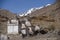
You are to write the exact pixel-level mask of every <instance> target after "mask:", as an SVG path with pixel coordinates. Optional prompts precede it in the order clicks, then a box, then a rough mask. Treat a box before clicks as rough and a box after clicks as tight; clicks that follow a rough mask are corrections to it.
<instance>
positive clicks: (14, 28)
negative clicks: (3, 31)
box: [7, 20, 18, 34]
mask: <svg viewBox="0 0 60 40" xmlns="http://www.w3.org/2000/svg"><path fill="white" fill-rule="evenodd" d="M8 22H9V21H8ZM7 33H8V34H18V21H17V20H11V23H8V24H7Z"/></svg>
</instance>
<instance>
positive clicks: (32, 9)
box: [19, 4, 51, 16]
mask: <svg viewBox="0 0 60 40" xmlns="http://www.w3.org/2000/svg"><path fill="white" fill-rule="evenodd" d="M50 5H51V4H47V5H45V6H41V7H37V8H31V9H29V10H28V11H27V12H26V13H24V14H21V15H19V16H27V15H28V14H31V13H32V12H34V11H36V10H39V9H42V8H44V7H47V6H50Z"/></svg>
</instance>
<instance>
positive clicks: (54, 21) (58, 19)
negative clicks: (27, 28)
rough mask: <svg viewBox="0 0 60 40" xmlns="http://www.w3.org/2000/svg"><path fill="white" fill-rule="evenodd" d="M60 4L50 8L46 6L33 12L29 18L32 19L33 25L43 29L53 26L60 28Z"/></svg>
mask: <svg viewBox="0 0 60 40" xmlns="http://www.w3.org/2000/svg"><path fill="white" fill-rule="evenodd" d="M59 4H60V3H54V4H52V5H50V6H45V7H44V8H42V9H38V10H36V11H33V12H31V13H30V14H28V15H27V16H29V17H30V20H31V23H32V24H33V25H36V24H39V25H40V26H42V27H50V26H51V25H53V26H54V27H56V28H60V6H59Z"/></svg>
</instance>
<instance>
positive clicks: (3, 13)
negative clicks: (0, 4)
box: [0, 9, 16, 33]
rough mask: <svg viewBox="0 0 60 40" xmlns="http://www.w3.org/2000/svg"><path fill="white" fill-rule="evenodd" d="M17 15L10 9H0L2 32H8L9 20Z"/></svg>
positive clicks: (0, 29)
mask: <svg viewBox="0 0 60 40" xmlns="http://www.w3.org/2000/svg"><path fill="white" fill-rule="evenodd" d="M15 16H16V14H13V13H12V12H10V11H8V10H5V9H0V33H6V30H7V29H6V27H7V21H8V20H9V19H12V18H14V17H15Z"/></svg>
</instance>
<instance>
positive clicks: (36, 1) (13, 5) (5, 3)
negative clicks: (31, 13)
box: [0, 0, 55, 13]
mask: <svg viewBox="0 0 60 40" xmlns="http://www.w3.org/2000/svg"><path fill="white" fill-rule="evenodd" d="M54 1H55V0H0V8H3V9H7V10H10V11H11V12H13V13H20V12H25V11H27V10H29V9H30V8H34V7H40V6H44V5H46V4H52V3H54Z"/></svg>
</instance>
